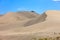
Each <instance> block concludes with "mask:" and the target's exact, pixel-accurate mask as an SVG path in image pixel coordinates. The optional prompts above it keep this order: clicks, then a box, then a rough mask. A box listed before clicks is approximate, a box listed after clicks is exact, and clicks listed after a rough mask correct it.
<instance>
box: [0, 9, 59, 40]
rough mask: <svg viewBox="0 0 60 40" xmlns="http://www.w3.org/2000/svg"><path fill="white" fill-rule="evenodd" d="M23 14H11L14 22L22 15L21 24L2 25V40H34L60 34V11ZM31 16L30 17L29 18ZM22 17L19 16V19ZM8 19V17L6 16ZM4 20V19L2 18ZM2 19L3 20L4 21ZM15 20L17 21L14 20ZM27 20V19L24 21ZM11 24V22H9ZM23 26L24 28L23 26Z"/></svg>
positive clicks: (0, 30)
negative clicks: (34, 39)
mask: <svg viewBox="0 0 60 40" xmlns="http://www.w3.org/2000/svg"><path fill="white" fill-rule="evenodd" d="M30 13H31V12H29V13H27V12H23V13H21V14H20V12H19V13H18V14H16V15H15V14H14V13H13V14H14V16H13V14H9V15H10V17H12V19H13V20H10V17H8V19H9V20H10V21H11V22H12V21H14V20H15V19H16V16H18V15H22V16H23V20H19V21H21V22H19V21H18V22H15V21H14V22H13V24H8V25H7V24H0V35H1V39H2V40H27V39H28V40H32V38H33V35H34V37H35V36H36V37H39V36H40V37H41V36H44V37H45V36H52V37H53V35H54V32H56V33H60V31H59V30H60V11H56V10H49V11H46V12H44V13H43V14H41V15H37V14H34V13H31V14H30ZM28 15H29V16H28ZM22 16H19V18H20V17H21V18H22ZM5 17H6V16H5ZM2 18H3V19H4V17H2ZM2 18H1V19H2ZM14 18H15V19H14ZM24 18H25V19H24ZM8 23H9V21H8ZM21 25H22V26H21ZM54 36H59V35H54Z"/></svg>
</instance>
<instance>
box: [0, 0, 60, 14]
mask: <svg viewBox="0 0 60 40" xmlns="http://www.w3.org/2000/svg"><path fill="white" fill-rule="evenodd" d="M21 10H34V11H36V12H37V13H42V12H44V11H46V10H60V1H59V0H0V14H5V13H6V12H16V11H21Z"/></svg>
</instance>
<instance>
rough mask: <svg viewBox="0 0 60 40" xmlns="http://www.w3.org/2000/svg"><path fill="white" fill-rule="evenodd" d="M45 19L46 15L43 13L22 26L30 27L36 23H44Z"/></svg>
mask: <svg viewBox="0 0 60 40" xmlns="http://www.w3.org/2000/svg"><path fill="white" fill-rule="evenodd" d="M46 17H47V15H46V14H45V13H43V14H41V15H39V16H38V17H36V18H33V19H31V20H29V21H27V22H26V23H25V24H24V27H26V26H30V25H34V24H36V23H41V22H44V21H46Z"/></svg>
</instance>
